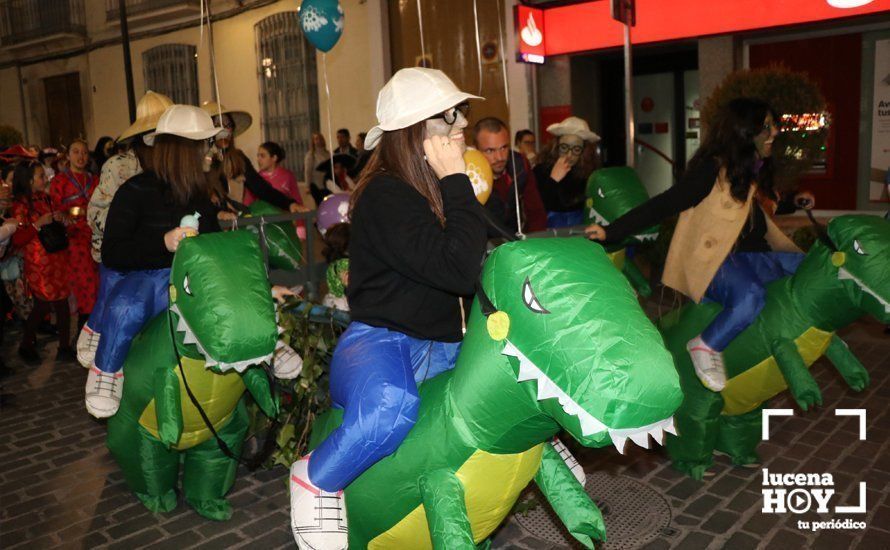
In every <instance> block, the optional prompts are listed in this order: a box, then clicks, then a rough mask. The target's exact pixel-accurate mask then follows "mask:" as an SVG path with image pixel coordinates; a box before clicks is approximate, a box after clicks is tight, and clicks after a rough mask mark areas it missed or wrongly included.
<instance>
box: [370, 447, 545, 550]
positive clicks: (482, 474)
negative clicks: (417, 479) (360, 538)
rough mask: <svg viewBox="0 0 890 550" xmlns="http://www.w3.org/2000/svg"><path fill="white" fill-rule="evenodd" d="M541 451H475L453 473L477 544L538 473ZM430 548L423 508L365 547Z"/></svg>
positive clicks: (378, 549)
mask: <svg viewBox="0 0 890 550" xmlns="http://www.w3.org/2000/svg"><path fill="white" fill-rule="evenodd" d="M543 448H544V444H543V443H542V444H540V445H538V446H536V447H533V448H531V449H529V450H528V451H526V452H524V453H518V454H511V455H496V454H490V453H486V452H485V451H476V452H475V453H473V455H472V456H471V457H470V458H469V459H468V460H467V461H466V462H464V464H463V466H461V467H460V469H459V470H458V471H457V472H456V475H457V478H458V479H459V480H460V481H461V484H462V485H463V486H464V501H465V502H466V506H467V515H468V516H469V518H470V525H471V527H472V528H473V539H474V540H475V541H476V543H477V544H478V543H480V542H482V541H483V540H485V538H486V537H488V535H490V534H491V533H492V532H493V531H494V530H495V529H496V528H497V527H498V525H500V524H501V522H502V521H504V518H505V517H507V514H508V513H509V512H510V509H511V508H513V503H514V502H516V499H517V498H518V497H519V493H520V491H522V490H523V489H525V487H526V486H527V485H528V483H529V482H530V481H531V480H532V478H534V477H535V474H536V473H538V468H540V466H541V453H542V452H543ZM432 547H433V545H432V542H431V541H430V534H429V528H428V526H427V522H426V511H425V510H424V508H423V505H422V504H421V505H420V506H418V507H417V508H415V509H414V510H412V511H411V513H410V514H408V515H407V516H405V518H404V519H402V521H400V522H399V523H397V524H396V525H394V526H393V527H392V528H391V529H389V530H388V531H386V532H385V533H381V534H380V535H378V536H377V537H375V538H374V540H372V541H371V542H370V543H369V544H368V548H369V549H371V550H389V549H392V548H411V549H412V550H415V549H416V550H421V549H427V548H429V549H431V548H432Z"/></svg>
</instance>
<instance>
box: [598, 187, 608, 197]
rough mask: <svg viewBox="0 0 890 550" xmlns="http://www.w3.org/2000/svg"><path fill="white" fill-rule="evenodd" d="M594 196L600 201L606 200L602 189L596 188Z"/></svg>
mask: <svg viewBox="0 0 890 550" xmlns="http://www.w3.org/2000/svg"><path fill="white" fill-rule="evenodd" d="M596 194H597V195H599V196H600V198H601V199H604V198H606V194H605V193H603V188H602V187H597V188H596Z"/></svg>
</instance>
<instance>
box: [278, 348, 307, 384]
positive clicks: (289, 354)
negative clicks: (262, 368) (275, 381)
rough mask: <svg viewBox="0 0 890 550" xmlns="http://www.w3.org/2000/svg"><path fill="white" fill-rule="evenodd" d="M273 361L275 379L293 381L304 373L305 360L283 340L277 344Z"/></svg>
mask: <svg viewBox="0 0 890 550" xmlns="http://www.w3.org/2000/svg"><path fill="white" fill-rule="evenodd" d="M272 359H273V362H272V374H274V375H275V378H280V379H282V380H293V379H294V378H296V377H297V376H300V373H301V372H303V358H302V357H300V354H299V353H297V352H296V351H294V348H292V347H290V346H288V345H287V344H285V343H284V342H282V341H281V340H279V341H278V343H277V344H275V356H274V357H272Z"/></svg>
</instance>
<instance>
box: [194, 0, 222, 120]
mask: <svg viewBox="0 0 890 550" xmlns="http://www.w3.org/2000/svg"><path fill="white" fill-rule="evenodd" d="M206 2H207V0H201V37H200V43H201V44H204V22H205V20H206V22H207V37H208V45H207V49H208V50H210V66H211V67H212V68H213V70H212V71H211V72H212V73H213V89H214V91H215V92H216V112H217V114H218V115H219V124H220V125H222V123H223V119H222V98H220V96H219V77H218V76H217V73H216V52H214V51H213V40H212V39H211V38H210V36H211V35H210V33H211V32H212V31H211V30H210V25H211V24H212V22H211V21H210V9H209V8H208V7H205V6H206Z"/></svg>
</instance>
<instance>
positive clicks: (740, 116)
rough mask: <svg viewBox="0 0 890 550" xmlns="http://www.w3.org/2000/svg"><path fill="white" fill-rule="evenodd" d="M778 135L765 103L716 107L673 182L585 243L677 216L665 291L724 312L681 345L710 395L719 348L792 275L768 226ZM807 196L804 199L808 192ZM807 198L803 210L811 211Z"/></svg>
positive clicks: (715, 385)
mask: <svg viewBox="0 0 890 550" xmlns="http://www.w3.org/2000/svg"><path fill="white" fill-rule="evenodd" d="M777 134H778V131H777V129H776V126H775V114H774V113H773V111H772V109H771V108H770V107H769V105H767V104H766V103H765V102H763V101H760V100H757V99H747V98H740V99H734V100H732V101H730V102H729V103H728V104H727V105H726V106H724V107H723V108H722V110H721V111H720V113H719V114H718V117H717V119H716V120H715V122H714V124H712V126H711V127H710V128H709V131H708V133H707V136H706V138H705V141H704V143H703V144H702V146H701V148H699V150H698V152H696V154H695V156H694V157H693V158H692V160H691V161H690V162H689V168H688V170H687V172H686V174H685V175H684V177H683V179H682V180H681V181H680V183H679V184H677V185H675V186H673V187H671V188H670V189H668V190H667V191H665V192H663V193H661V194H660V195H657V196H655V197H653V198H651V199H650V200H649V201H647V202H645V203H643V204H642V205H640V206H638V207H637V208H634V209H633V210H631V211H630V212H628V213H627V214H625V215H624V216H622V217H620V218H618V219H617V220H615V221H614V222H612V223H611V224H610V225H609V226H608V227H607V228H606V229H604V228H603V227H601V226H599V225H596V224H594V225H591V226H589V227H588V228H587V231H588V233H589V236H590V238H591V239H595V240H600V241H606V242H609V243H620V242H622V241H623V240H624V239H625V238H627V237H628V236H630V235H634V234H636V233H637V232H638V231H640V230H641V229H643V228H645V227H649V226H651V225H654V224H657V223H660V222H661V221H662V220H664V219H665V218H667V217H670V216H672V215H675V214H678V213H680V218H679V221H678V223H677V227H676V230H675V231H674V236H673V239H672V240H671V245H670V249H669V251H668V255H667V261H666V264H665V268H664V275H663V282H664V284H665V285H667V286H669V287H671V288H673V289H675V290H677V291H679V292H682V293H683V294H685V295H686V296H689V297H690V298H692V299H693V300H695V301H696V302H699V301H701V300H702V299H703V298H704V299H708V300H713V301H715V302H718V303H720V304H721V305H722V306H723V311H722V312H721V313H720V314H719V315H718V316H717V317H716V318H715V319H714V321H713V322H712V323H711V324H710V325H709V326H708V327H707V328H706V329H705V330H704V331H703V332H702V333H701V334H700V335H698V336H696V337H695V338H693V339H692V340H690V341H689V343H688V344H687V349H688V350H689V354H690V356H691V358H692V363H693V365H694V367H695V372H696V374H697V375H698V377H699V379H700V380H701V381H702V383H703V384H704V385H705V387H707V388H708V389H710V390H712V391H715V392H716V391H721V390H722V389H723V387H724V386H725V385H726V369H725V367H724V364H723V355H722V351H723V350H724V349H725V348H726V346H728V345H729V343H730V342H731V341H732V339H733V338H735V337H736V336H737V335H738V334H739V333H741V332H742V331H743V330H745V328H747V327H748V325H750V324H751V323H752V322H753V321H754V319H755V318H756V317H757V315H758V314H759V313H760V310H761V309H763V306H764V304H765V303H766V285H767V284H768V283H770V282H771V281H774V280H776V279H779V278H781V277H784V276H786V275H789V274H791V273H794V272H795V271H796V270H797V266H798V265H799V264H800V262H801V260H803V254H801V253H800V250H799V249H798V248H797V247H796V246H795V245H794V243H793V242H791V240H790V239H789V238H788V237H786V236H785V235H784V234H783V233H782V231H781V230H780V229H779V228H778V227H777V226H776V225H775V223H774V222H773V220H772V215H773V214H774V213H775V203H774V202H772V201H771V200H770V199H772V198H773V197H774V196H775V194H774V191H773V188H772V178H771V172H770V162H769V159H770V156H771V154H772V144H773V140H775V138H776V135H777ZM810 197H811V196H810ZM812 206H813V201H812V200H809V201H808V205H807V206H806V207H808V208H812Z"/></svg>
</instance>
